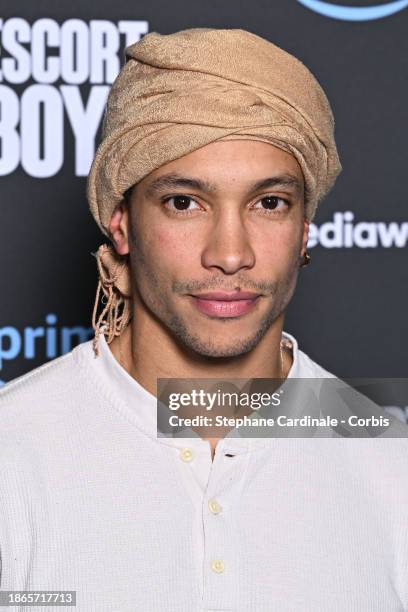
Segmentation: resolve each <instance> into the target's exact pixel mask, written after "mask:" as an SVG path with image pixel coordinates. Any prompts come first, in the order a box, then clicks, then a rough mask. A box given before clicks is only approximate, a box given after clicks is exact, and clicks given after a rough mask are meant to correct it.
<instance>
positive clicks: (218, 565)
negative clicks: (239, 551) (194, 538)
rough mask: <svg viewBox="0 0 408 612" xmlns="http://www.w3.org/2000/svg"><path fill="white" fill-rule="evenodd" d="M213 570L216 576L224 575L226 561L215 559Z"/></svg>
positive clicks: (212, 565) (212, 564)
mask: <svg viewBox="0 0 408 612" xmlns="http://www.w3.org/2000/svg"><path fill="white" fill-rule="evenodd" d="M211 569H212V571H213V572H215V573H216V574H222V572H223V571H224V569H225V565H224V561H222V560H221V559H214V561H213V562H212V563H211Z"/></svg>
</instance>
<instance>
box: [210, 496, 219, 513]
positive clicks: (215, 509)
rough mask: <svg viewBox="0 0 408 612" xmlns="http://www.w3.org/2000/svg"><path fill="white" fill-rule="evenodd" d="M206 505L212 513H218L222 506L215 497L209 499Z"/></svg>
mask: <svg viewBox="0 0 408 612" xmlns="http://www.w3.org/2000/svg"><path fill="white" fill-rule="evenodd" d="M208 507H209V509H210V512H212V513H213V514H219V513H220V512H221V510H222V507H221V506H220V504H219V503H218V502H217V500H216V499H210V500H209V502H208Z"/></svg>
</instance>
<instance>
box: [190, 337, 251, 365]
mask: <svg viewBox="0 0 408 612" xmlns="http://www.w3.org/2000/svg"><path fill="white" fill-rule="evenodd" d="M259 340H260V338H258V335H256V336H252V337H251V338H237V337H234V338H233V341H232V339H231V338H230V339H229V340H228V341H226V340H225V341H221V340H219V341H217V338H216V337H215V338H214V339H211V340H208V339H200V338H198V337H192V336H189V337H187V338H186V337H184V338H183V341H184V344H185V345H186V346H187V347H188V348H189V349H191V350H193V351H194V352H195V353H197V354H198V355H200V356H202V357H213V358H218V359H221V358H231V357H239V356H240V355H244V354H245V353H248V352H249V351H251V350H252V349H253V348H254V347H255V346H256V345H257V344H258V342H259Z"/></svg>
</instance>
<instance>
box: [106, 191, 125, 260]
mask: <svg viewBox="0 0 408 612" xmlns="http://www.w3.org/2000/svg"><path fill="white" fill-rule="evenodd" d="M128 230H129V212H128V206H127V205H126V203H125V202H124V201H122V202H121V203H120V204H118V206H117V207H116V208H115V210H114V212H113V215H112V217H111V220H110V223H109V234H110V237H111V240H112V242H113V244H114V246H115V249H116V252H117V253H118V254H119V255H127V254H128V253H129V238H128V236H129V231H128Z"/></svg>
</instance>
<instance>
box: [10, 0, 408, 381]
mask: <svg viewBox="0 0 408 612" xmlns="http://www.w3.org/2000/svg"><path fill="white" fill-rule="evenodd" d="M320 4H321V3H320ZM326 4H333V2H331V3H329V2H327V3H326ZM342 4H343V6H347V7H350V8H354V7H355V6H356V4H357V3H356V2H351V1H346V0H343V1H342ZM383 4H385V2H375V1H374V0H373V1H370V2H363V1H362V0H360V1H359V2H358V6H367V7H368V6H371V7H373V6H379V5H383ZM407 4H408V2H407ZM0 17H1V18H2V22H1V31H0V61H1V67H0V68H1V77H0V175H1V217H0V218H1V225H0V227H1V262H2V265H1V277H0V283H1V302H0V304H1V308H0V379H1V380H2V381H4V382H6V381H8V380H11V379H12V378H14V377H16V376H18V375H20V374H23V373H25V372H26V371H28V370H31V369H32V368H34V367H36V366H38V365H40V364H41V363H43V362H45V361H47V360H48V359H51V358H53V357H54V356H58V355H60V354H61V353H63V352H66V351H67V350H70V348H71V347H72V346H74V345H75V344H76V343H77V342H79V341H84V340H86V339H87V338H88V337H89V333H90V324H91V310H92V305H93V299H94V294H95V288H96V268H95V260H94V258H93V257H92V255H91V252H92V251H95V250H96V249H97V247H98V246H99V244H100V243H101V242H102V240H101V239H102V236H101V235H100V233H99V230H98V229H97V227H96V224H95V223H94V221H93V219H92V217H91V215H90V213H89V211H88V208H87V202H86V198H85V184H86V178H85V175H86V172H87V170H88V168H89V161H90V156H91V153H92V152H93V149H94V143H93V136H94V132H95V129H96V126H97V125H100V119H101V116H102V107H103V104H102V103H103V102H104V99H105V97H106V94H107V91H108V87H109V85H110V83H111V81H112V78H113V76H114V73H115V70H116V64H115V53H116V62H118V61H119V60H118V57H119V58H120V59H122V56H123V47H124V45H125V44H126V42H131V41H133V42H134V41H135V40H136V39H137V37H138V36H140V35H141V34H143V32H147V31H152V30H155V31H158V32H160V33H163V34H165V33H170V32H173V31H176V30H179V29H184V28H189V27H219V28H225V27H227V28H244V29H247V30H250V31H252V32H254V33H256V34H259V35H261V36H263V37H265V38H266V39H269V40H271V41H273V42H274V43H276V44H278V45H279V46H282V47H283V48H285V49H286V50H288V51H289V52H292V53H294V54H295V55H296V56H297V57H299V59H301V60H302V61H303V62H304V63H305V64H306V65H307V66H308V67H309V68H310V69H311V70H312V71H313V72H314V74H315V75H316V76H317V78H318V80H319V81H320V83H321V84H322V85H323V87H324V89H325V91H326V92H327V94H328V97H329V99H330V101H331V104H332V107H333V111H334V115H335V118H336V139H337V143H338V149H339V154H340V157H341V161H342V164H343V173H342V174H341V175H340V178H339V179H338V181H337V184H336V186H335V188H334V190H333V191H332V192H331V193H330V194H329V196H328V197H327V199H326V201H325V202H324V203H323V204H322V205H321V207H320V209H319V212H318V214H317V216H316V218H315V220H314V223H315V226H316V227H315V228H314V236H315V238H314V240H313V242H314V243H315V245H314V246H313V248H311V251H310V252H311V255H312V263H311V265H310V266H309V267H308V268H305V269H303V270H302V272H301V274H300V279H299V284H298V289H297V292H296V295H295V298H294V300H293V302H292V304H291V305H290V308H289V311H288V314H287V320H286V325H285V329H286V330H287V331H289V332H290V333H292V334H294V335H295V336H296V337H297V339H298V341H299V344H300V347H301V348H302V349H303V350H304V351H305V352H307V353H308V354H309V355H310V356H311V357H312V358H313V359H315V360H316V361H318V362H319V363H320V364H321V365H323V366H324V367H325V368H327V369H329V370H331V371H333V372H334V373H335V374H337V375H338V376H341V377H346V376H347V377H354V376H369V377H404V376H406V374H407V366H406V359H405V348H404V347H405V342H406V339H407V336H408V323H407V316H406V310H407V304H408V292H407V281H408V269H407V265H406V263H407V257H406V253H407V251H406V247H407V240H408V222H407V221H408V219H407V213H406V209H407V200H408V195H407V189H406V177H407V170H408V168H407V155H406V137H407V131H408V130H407V122H408V117H407V108H408V81H407V77H408V36H407V31H408V8H406V9H403V10H400V11H399V12H396V13H395V14H394V15H392V16H388V17H385V18H381V19H374V20H363V21H349V20H344V19H337V18H331V17H327V16H322V15H320V14H318V13H317V12H315V11H314V10H311V9H309V8H306V7H305V6H303V5H302V4H301V2H299V1H298V0H269V2H266V1H264V0H254V1H253V2H250V3H248V2H236V1H234V2H233V1H232V0H224V1H223V2H222V3H220V2H214V1H207V2H205V3H204V2H201V3H195V4H194V3H191V2H188V1H187V0H172V2H164V1H159V0H149V1H147V0H140V1H139V2H138V3H135V2H130V1H125V0H117V1H116V2H111V1H109V2H108V0H99V2H91V1H89V0H81V1H80V2H79V1H77V0H71V2H69V3H64V4H62V3H60V5H59V6H58V5H57V3H55V2H53V1H51V0H47V1H45V0H42V1H37V2H35V3H33V2H29V1H28V0H21V1H20V2H19V3H18V13H16V9H15V7H13V6H12V5H11V3H8V4H7V5H6V4H5V3H4V2H3V5H2V6H1V15H0ZM16 19H17V21H13V20H16ZM43 19H47V20H52V21H51V22H50V21H46V22H44V21H41V20H43ZM10 20H12V21H10ZM72 20H74V21H72ZM109 22H110V23H109ZM119 30H121V32H122V33H121V34H120V32H119ZM44 32H47V34H46V36H45V38H44V35H43V34H42V33H44ZM126 32H128V34H127V39H126V35H125V33H126ZM44 40H45V41H46V43H47V44H46V48H45V54H46V57H45V59H46V62H48V64H47V63H45V64H44V62H43V61H42V53H43V49H44V45H43V44H42V41H44ZM61 41H64V44H63V48H62V50H61V49H60V48H59V45H60V44H61ZM117 44H119V45H120V49H119V50H117V52H115V49H116V45H117ZM72 45H74V50H73V47H72ZM76 45H77V47H76ZM75 48H77V49H78V52H76V51H75ZM103 49H105V51H103ZM104 54H105V55H104ZM104 56H106V58H107V61H106V62H105V63H104V62H102V61H101V57H102V59H103V57H104ZM51 60H54V61H51ZM50 62H51V63H50ZM87 104H89V106H88V107H87ZM87 108H88V115H86V114H85V115H84V109H85V110H86V109H87ZM75 134H76V135H75ZM96 141H98V133H97V134H96ZM341 213H348V214H346V215H345V216H344V215H343V214H341ZM328 224H331V225H328ZM362 224H363V225H362Z"/></svg>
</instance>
